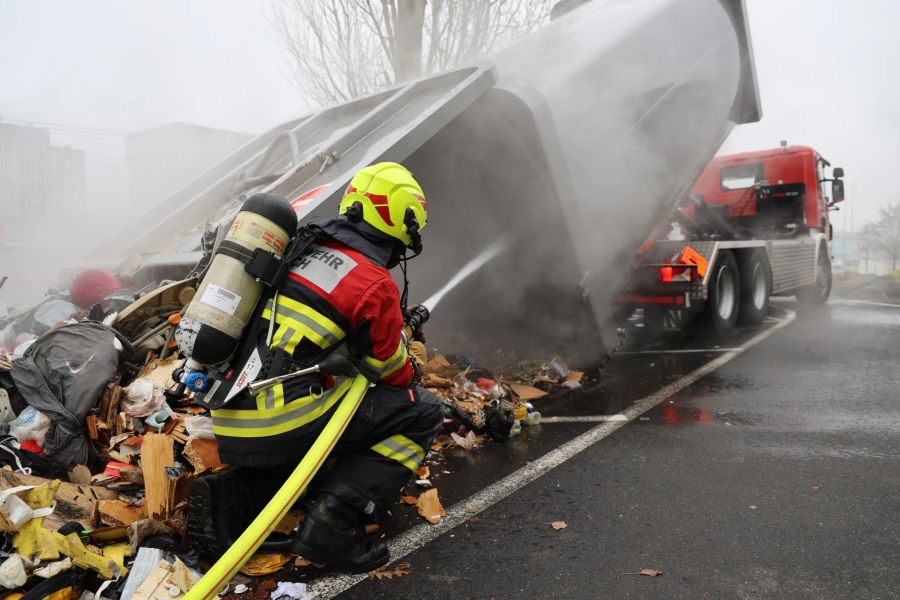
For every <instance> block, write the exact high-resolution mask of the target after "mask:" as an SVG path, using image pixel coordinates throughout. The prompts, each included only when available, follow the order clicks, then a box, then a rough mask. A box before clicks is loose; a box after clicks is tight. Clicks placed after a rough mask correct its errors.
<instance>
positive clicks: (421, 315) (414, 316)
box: [403, 304, 431, 331]
mask: <svg viewBox="0 0 900 600" xmlns="http://www.w3.org/2000/svg"><path fill="white" fill-rule="evenodd" d="M430 316H431V312H430V311H429V310H428V307H427V306H425V305H424V304H419V305H418V306H414V307H412V308H411V309H409V310H407V311H406V314H405V315H403V321H404V322H405V323H406V326H407V327H409V328H410V329H411V330H413V331H416V330H418V329H419V328H420V327H422V325H424V324H425V322H426V321H427V320H428V318H429V317H430Z"/></svg>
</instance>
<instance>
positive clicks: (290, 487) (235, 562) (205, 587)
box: [184, 374, 369, 600]
mask: <svg viewBox="0 0 900 600" xmlns="http://www.w3.org/2000/svg"><path fill="white" fill-rule="evenodd" d="M368 388H369V381H368V380H367V379H366V378H365V377H364V376H363V375H361V374H358V375H356V377H355V378H354V379H353V383H352V384H351V385H350V389H349V390H348V391H347V394H346V395H345V396H344V397H343V399H341V401H340V403H339V404H338V407H337V409H336V410H335V411H334V415H332V417H331V419H330V420H329V421H328V423H327V424H326V425H325V429H323V430H322V433H320V434H319V437H318V438H316V441H315V443H313V445H312V448H310V450H309V452H307V453H306V456H304V457H303V460H301V461H300V464H299V465H297V468H296V469H294V472H293V473H291V476H290V477H288V479H287V481H285V482H284V485H282V486H281V489H279V490H278V492H276V494H275V496H273V497H272V500H271V501H269V503H268V504H267V505H266V507H265V508H263V510H262V512H260V513H259V516H257V517H256V518H255V519H254V520H253V522H252V523H250V525H249V526H248V527H247V529H246V530H244V533H242V534H241V537H239V538H238V539H237V541H236V542H234V544H232V545H231V547H230V548H229V549H228V550H227V551H226V552H225V554H223V555H222V557H221V558H220V559H219V560H218V561H216V564H214V565H213V566H212V568H211V569H210V570H209V571H207V572H206V574H205V575H204V576H203V577H202V578H201V579H200V581H199V582H197V585H195V586H194V587H192V588H191V589H190V590H189V591H188V593H187V594H185V596H184V599H185V600H211V598H214V597H215V596H216V594H218V593H219V590H221V589H222V587H224V586H225V584H226V583H228V582H229V581H231V578H232V577H234V575H235V573H237V572H238V569H240V568H241V567H243V566H244V563H246V562H247V560H249V559H250V557H251V556H253V553H254V552H256V549H257V548H259V546H260V544H262V543H263V542H264V541H265V540H266V538H267V537H269V534H270V533H272V530H273V529H275V527H276V526H277V525H278V524H279V523H280V522H281V520H282V519H283V518H284V515H286V514H287V512H288V510H290V508H291V507H292V506H293V505H294V503H295V502H297V499H298V498H300V495H301V494H302V493H303V492H304V490H306V487H307V486H308V485H309V482H310V481H311V480H312V478H313V477H314V476H315V474H316V473H317V472H318V471H319V468H320V467H321V466H322V463H324V462H325V459H326V458H328V455H329V454H331V451H332V449H333V448H334V445H335V444H336V443H337V441H338V439H340V437H341V435H343V433H344V430H345V429H346V428H347V424H348V423H349V422H350V419H352V418H353V415H354V414H356V409H357V408H359V404H360V402H362V399H363V396H365V394H366V390H367V389H368Z"/></svg>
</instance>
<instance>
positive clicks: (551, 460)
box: [307, 307, 797, 599]
mask: <svg viewBox="0 0 900 600" xmlns="http://www.w3.org/2000/svg"><path fill="white" fill-rule="evenodd" d="M779 308H781V307H779ZM782 310H784V311H785V313H786V315H785V317H784V318H783V319H782V320H780V321H779V322H778V323H776V324H775V325H773V326H772V327H770V328H768V329H766V330H765V331H762V332H760V333H758V334H756V335H755V336H753V337H752V338H750V339H749V340H747V341H746V342H744V343H743V344H741V346H739V347H738V348H734V349H733V350H731V351H730V352H728V353H727V354H723V355H722V356H719V357H717V358H715V359H713V360H711V361H709V362H708V363H706V364H705V365H703V366H702V367H700V368H698V369H696V370H694V371H692V372H691V373H688V374H687V375H685V376H684V377H682V378H681V379H679V380H677V381H674V382H672V383H670V384H669V385H667V386H665V387H664V388H662V389H660V390H659V391H657V392H654V393H653V394H650V395H649V396H647V397H645V398H643V399H641V400H638V401H637V402H635V403H634V404H633V405H632V406H630V407H629V408H627V409H625V410H623V411H622V412H621V413H618V415H615V416H619V415H621V416H622V417H623V418H621V419H616V420H607V421H604V422H602V423H601V424H600V425H597V426H596V427H592V428H591V429H589V430H587V431H586V432H584V433H582V434H581V435H579V436H578V437H576V438H574V439H572V440H570V441H568V442H566V443H565V444H563V445H561V446H559V447H558V448H556V449H555V450H551V451H550V452H548V453H547V454H545V455H543V456H542V457H540V458H538V459H536V460H534V461H532V462H530V463H528V464H526V465H525V466H523V467H522V468H520V469H518V470H517V471H514V472H512V473H510V474H509V475H507V476H506V477H504V478H503V479H501V480H499V481H496V482H494V483H492V484H491V485H489V486H488V487H486V488H484V489H483V490H481V491H480V492H477V493H475V494H472V495H471V496H469V497H468V498H466V499H465V500H463V501H462V502H460V503H458V504H456V505H454V506H452V507H451V508H449V509H447V516H446V517H445V518H444V519H443V520H442V521H441V522H440V523H438V524H437V525H425V524H422V525H418V526H416V527H413V528H411V529H408V530H407V531H405V532H403V533H402V534H400V535H398V536H397V537H396V538H394V539H393V540H391V541H390V542H388V547H389V548H390V550H391V564H393V563H395V562H397V561H398V560H400V559H401V558H403V557H404V556H406V555H407V554H410V553H412V552H415V551H416V550H418V549H419V548H421V547H422V546H424V545H425V544H427V543H429V542H431V541H433V540H435V539H437V538H438V537H440V536H441V535H443V534H445V533H447V532H448V531H450V530H451V529H453V528H455V527H457V526H458V525H461V524H463V523H465V522H466V521H467V520H468V519H470V518H472V517H473V516H475V515H476V514H478V513H480V512H482V511H484V510H487V509H488V508H490V507H491V506H493V505H494V504H496V503H498V502H500V501H501V500H503V499H504V498H506V497H507V496H509V495H511V494H513V493H515V492H516V491H518V490H520V489H522V488H523V487H525V486H526V485H528V484H529V483H531V482H532V481H534V480H536V479H537V478H539V477H541V476H542V475H544V474H546V473H547V472H549V471H551V470H552V469H554V468H556V467H558V466H559V465H561V464H563V463H564V462H566V461H568V460H569V459H571V458H574V457H575V456H577V455H578V454H579V453H581V452H582V451H583V450H586V449H587V448H590V447H591V446H593V445H594V444H596V443H597V442H599V441H600V440H602V439H603V438H605V437H607V436H609V435H610V434H611V433H613V432H615V431H616V430H618V429H619V428H620V427H622V426H623V425H625V424H626V423H628V422H629V421H632V420H634V419H636V418H638V417H639V416H641V415H642V414H644V413H645V412H647V411H648V410H650V409H652V408H653V407H654V406H656V405H657V404H659V403H660V402H663V401H664V400H667V399H669V398H671V397H672V396H674V395H675V394H677V393H678V392H680V391H681V390H683V389H684V388H686V387H688V386H689V385H691V384H692V383H694V382H695V381H697V380H698V379H700V378H701V377H704V376H706V375H709V374H710V373H712V372H713V371H715V370H716V369H718V368H719V367H721V366H722V365H724V364H726V363H728V362H729V361H731V360H733V359H735V358H737V357H738V356H740V355H741V354H743V353H744V352H746V351H747V350H749V349H750V348H752V347H753V346H755V345H757V344H759V343H760V342H762V341H763V340H765V339H766V338H768V337H770V336H772V335H773V334H775V333H776V332H777V331H779V330H781V329H783V328H784V327H787V326H788V325H789V324H790V323H791V322H793V320H794V319H795V318H796V316H797V314H796V313H795V312H794V311H792V310H790V309H787V308H782ZM365 579H367V577H366V575H365V574H362V575H350V574H346V575H334V576H332V577H323V578H322V579H317V580H315V581H313V582H312V583H310V584H309V587H308V588H307V589H308V591H309V592H310V593H311V595H312V596H313V597H314V598H323V599H324V598H333V597H335V596H337V595H338V594H340V593H342V592H344V591H346V590H348V589H350V588H351V587H353V586H354V585H356V584H357V583H359V582H360V581H363V580H365Z"/></svg>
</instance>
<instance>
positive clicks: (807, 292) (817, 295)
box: [797, 246, 831, 306]
mask: <svg viewBox="0 0 900 600" xmlns="http://www.w3.org/2000/svg"><path fill="white" fill-rule="evenodd" d="M830 295H831V258H829V256H828V247H827V246H825V247H822V248H820V249H819V259H818V261H817V264H816V282H815V283H814V284H812V285H810V286H807V287H805V288H801V289H799V290H797V301H798V302H800V304H806V305H810V306H816V305H819V304H825V301H826V300H828V296H830Z"/></svg>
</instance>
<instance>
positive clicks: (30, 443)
mask: <svg viewBox="0 0 900 600" xmlns="http://www.w3.org/2000/svg"><path fill="white" fill-rule="evenodd" d="M19 448H20V449H22V450H24V451H25V452H31V453H32V454H39V455H40V456H44V449H43V448H41V447H40V446H39V445H38V443H37V442H36V441H34V440H25V441H24V442H19Z"/></svg>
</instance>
